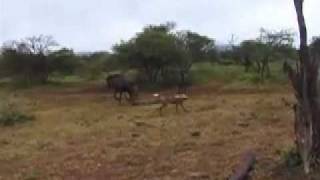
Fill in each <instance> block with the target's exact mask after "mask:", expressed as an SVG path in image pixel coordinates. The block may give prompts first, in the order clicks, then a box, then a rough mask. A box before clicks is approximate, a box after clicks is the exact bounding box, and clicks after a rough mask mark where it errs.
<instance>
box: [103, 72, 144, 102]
mask: <svg viewBox="0 0 320 180" xmlns="http://www.w3.org/2000/svg"><path fill="white" fill-rule="evenodd" d="M106 81H107V85H108V87H109V88H111V89H113V90H114V94H113V97H114V98H115V99H116V100H117V101H119V104H121V100H122V95H123V93H127V94H128V95H129V97H127V96H126V99H127V100H128V101H130V102H131V103H132V104H133V103H134V101H135V100H136V98H137V95H138V87H137V85H136V84H135V83H133V82H130V81H129V80H128V79H127V78H125V76H123V75H122V74H114V75H110V76H108V77H107V79H106Z"/></svg>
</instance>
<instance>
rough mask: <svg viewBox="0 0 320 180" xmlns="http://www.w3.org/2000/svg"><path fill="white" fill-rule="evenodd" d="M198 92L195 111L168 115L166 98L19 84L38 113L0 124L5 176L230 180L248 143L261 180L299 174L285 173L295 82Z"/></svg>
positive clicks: (0, 164)
mask: <svg viewBox="0 0 320 180" xmlns="http://www.w3.org/2000/svg"><path fill="white" fill-rule="evenodd" d="M167 93H170V91H168V92H167ZM190 93H191V94H190V100H188V101H187V103H186V107H187V108H188V109H189V110H190V112H189V113H183V112H182V111H181V112H180V113H176V112H175V108H174V106H169V108H167V109H165V110H164V116H162V117H160V116H159V113H158V111H157V107H158V105H152V106H134V107H132V106H130V105H128V104H123V105H118V103H116V102H115V101H114V100H113V99H112V96H111V94H107V93H105V92H104V91H103V90H101V88H100V90H99V88H98V89H97V88H88V87H86V86H83V87H73V88H60V89H59V88H57V89H50V88H34V89H31V90H24V91H21V92H20V91H18V92H17V97H18V98H20V99H21V100H23V101H24V102H26V103H27V104H28V106H29V107H30V109H31V110H32V112H33V113H34V114H35V116H36V120H35V121H34V122H31V123H26V124H20V125H17V126H15V127H11V128H0V179H3V180H7V179H29V180H31V179H40V180H42V179H50V180H51V179H54V180H60V179H65V180H78V179H81V180H82V179H83V180H95V179H98V180H129V179H130V180H131V179H133V180H144V179H146V180H171V179H172V180H189V179H190V180H196V179H201V180H204V179H214V180H215V179H217V180H220V179H225V178H227V177H228V176H229V175H230V173H231V172H232V169H233V167H234V166H235V165H236V164H237V161H238V159H239V158H240V155H241V154H242V153H243V152H244V151H245V150H247V149H252V150H254V151H255V152H256V153H257V156H258V161H257V165H256V169H255V171H254V173H253V177H254V179H293V175H290V174H284V173H278V172H277V170H278V169H279V168H278V167H279V166H281V164H282V159H281V154H282V152H283V151H285V150H287V149H289V148H290V147H292V146H293V113H292V110H291V108H290V107H286V106H285V105H284V103H283V102H282V101H281V99H282V98H286V99H287V100H288V101H291V102H292V101H293V97H292V94H291V93H290V88H289V87H287V86H272V87H268V88H267V87H251V88H248V87H246V88H241V87H238V86H226V85H221V84H218V83H210V84H209V85H206V86H201V87H194V88H193V89H192V90H191V91H190ZM141 98H142V99H147V98H151V93H144V94H143V95H142V96H141ZM296 178H297V177H296Z"/></svg>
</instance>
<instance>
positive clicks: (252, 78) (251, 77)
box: [239, 73, 262, 84]
mask: <svg viewBox="0 0 320 180" xmlns="http://www.w3.org/2000/svg"><path fill="white" fill-rule="evenodd" d="M239 80H240V81H244V82H248V83H253V84H258V83H260V82H261V81H262V80H261V77H260V76H259V75H258V74H252V73H243V74H241V75H240V76H239Z"/></svg>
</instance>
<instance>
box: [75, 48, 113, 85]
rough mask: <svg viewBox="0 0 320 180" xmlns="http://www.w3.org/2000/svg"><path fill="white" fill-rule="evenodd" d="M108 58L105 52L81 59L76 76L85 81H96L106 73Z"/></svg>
mask: <svg viewBox="0 0 320 180" xmlns="http://www.w3.org/2000/svg"><path fill="white" fill-rule="evenodd" d="M109 58H110V55H109V53H107V52H98V53H94V54H92V55H89V56H85V57H81V62H80V63H81V64H80V66H79V68H78V70H77V74H79V75H80V76H81V77H83V78H85V79H87V80H97V79H99V78H101V77H102V76H103V74H104V72H105V71H106V64H107V62H108V60H109Z"/></svg>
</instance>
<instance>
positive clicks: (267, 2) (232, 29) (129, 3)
mask: <svg viewBox="0 0 320 180" xmlns="http://www.w3.org/2000/svg"><path fill="white" fill-rule="evenodd" d="M319 7H320V0H306V1H305V14H306V19H307V24H308V28H309V35H310V37H311V36H314V35H320V21H319V15H320V13H319V12H318V9H319ZM166 21H174V22H176V23H177V25H178V27H177V28H178V29H188V30H192V31H196V32H199V33H201V34H204V35H207V36H209V37H212V38H215V39H216V40H217V41H218V42H220V43H226V42H228V40H229V39H230V37H231V35H232V34H235V35H236V36H237V37H238V39H239V40H243V39H249V38H254V37H255V36H257V33H258V30H259V28H260V27H265V28H267V29H280V28H290V29H293V30H297V25H296V15H295V11H294V5H293V0H0V43H3V42H4V41H7V40H13V39H20V38H23V37H28V36H32V35H39V34H45V35H52V36H53V37H54V38H55V39H56V40H57V41H58V42H59V44H61V45H64V46H67V47H69V48H73V49H75V50H76V51H95V50H109V49H110V48H111V47H112V45H113V44H115V43H117V42H119V41H120V40H121V39H122V40H127V39H129V38H130V37H132V36H134V35H135V33H136V32H139V31H141V29H142V28H143V26H145V25H147V24H159V23H164V22H166Z"/></svg>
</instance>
